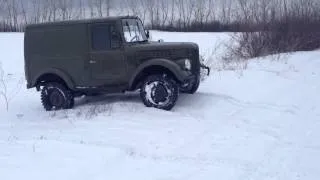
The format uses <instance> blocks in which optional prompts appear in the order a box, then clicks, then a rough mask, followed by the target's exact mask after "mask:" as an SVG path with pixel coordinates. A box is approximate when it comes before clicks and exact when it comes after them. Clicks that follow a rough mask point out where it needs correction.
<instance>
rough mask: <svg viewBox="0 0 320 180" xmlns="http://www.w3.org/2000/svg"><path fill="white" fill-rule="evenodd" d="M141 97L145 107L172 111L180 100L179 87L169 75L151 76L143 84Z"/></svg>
mask: <svg viewBox="0 0 320 180" xmlns="http://www.w3.org/2000/svg"><path fill="white" fill-rule="evenodd" d="M140 96H141V99H142V101H143V103H144V105H145V106H147V107H154V108H158V109H162V110H167V111H170V110H171V109H172V108H173V107H174V106H175V104H176V102H177V100H178V96H179V86H178V84H177V82H176V81H175V80H174V79H173V78H172V77H170V76H168V75H151V76H149V77H147V78H146V79H145V81H144V82H143V84H142V87H141V90H140Z"/></svg>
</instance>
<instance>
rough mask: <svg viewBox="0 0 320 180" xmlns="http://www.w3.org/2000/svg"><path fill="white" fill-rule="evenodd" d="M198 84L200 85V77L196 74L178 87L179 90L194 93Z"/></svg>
mask: <svg viewBox="0 0 320 180" xmlns="http://www.w3.org/2000/svg"><path fill="white" fill-rule="evenodd" d="M199 86H200V77H199V76H197V77H195V78H194V79H193V80H191V81H190V82H188V83H186V84H184V85H182V86H181V87H180V91H181V92H182V93H187V94H194V93H196V92H197V91H198V89H199Z"/></svg>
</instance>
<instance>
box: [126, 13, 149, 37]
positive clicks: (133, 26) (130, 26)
mask: <svg viewBox="0 0 320 180" xmlns="http://www.w3.org/2000/svg"><path fill="white" fill-rule="evenodd" d="M122 27H123V34H124V38H125V40H126V42H142V41H147V40H148V38H147V36H146V33H145V31H144V28H143V25H142V23H141V21H140V20H138V19H124V20H122Z"/></svg>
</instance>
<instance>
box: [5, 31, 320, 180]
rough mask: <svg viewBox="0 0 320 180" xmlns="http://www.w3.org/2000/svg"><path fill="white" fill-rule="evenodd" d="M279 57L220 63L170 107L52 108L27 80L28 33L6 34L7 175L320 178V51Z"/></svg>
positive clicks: (206, 38) (129, 103)
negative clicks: (221, 67)
mask: <svg viewBox="0 0 320 180" xmlns="http://www.w3.org/2000/svg"><path fill="white" fill-rule="evenodd" d="M153 38H154V39H160V38H162V39H164V40H165V41H194V42H197V43H199V45H200V48H201V52H203V53H206V52H208V50H210V48H211V47H212V48H214V47H213V46H214V45H215V44H217V43H218V44H219V43H220V42H221V41H223V40H225V39H226V38H227V36H226V35H225V34H214V33H164V32H153ZM219 41H220V42H219ZM207 55H208V54H207ZM272 60H273V57H268V58H266V59H261V60H258V59H257V60H252V61H251V62H250V64H249V65H248V68H247V69H246V70H245V71H243V72H241V73H239V71H219V72H213V74H212V75H211V76H210V77H209V78H208V79H207V80H206V81H205V82H203V84H202V85H201V87H200V90H199V92H198V93H197V94H195V95H181V96H180V99H179V101H178V103H177V105H176V107H175V108H174V109H173V110H172V111H170V112H166V111H161V110H156V109H150V108H146V107H144V105H143V104H142V103H141V102H140V99H139V96H138V95H136V94H127V95H109V96H104V97H96V98H82V99H78V100H77V102H76V107H75V108H74V109H72V110H67V111H58V112H45V111H44V110H43V108H42V106H41V104H40V98H39V93H37V92H36V91H35V90H26V88H25V84H24V83H25V82H24V71H23V66H24V63H23V34H0V61H1V62H2V64H3V67H4V70H5V71H6V79H7V82H8V83H7V84H8V92H9V95H8V96H9V97H10V99H11V101H10V103H9V111H8V112H7V111H6V110H5V106H4V103H3V100H2V99H1V100H0V179H1V180H21V179H24V180H29V179H30V180H43V179H46V180H51V179H52V180H56V179H59V180H73V179H75V180H82V179H83V180H88V179H91V180H100V179H101V180H102V179H117V180H118V179H119V180H120V179H121V180H122V179H123V180H127V179H131V180H135V179H137V180H138V179H139V180H141V179H159V180H164V179H166V180H169V179H170V180H171V179H172V180H173V179H175V180H176V179H179V180H180V179H181V180H185V179H190V180H200V179H203V180H204V179H206V180H212V179H219V180H224V179H225V180H232V179H234V180H243V179H252V180H267V179H268V180H269V179H277V180H284V179H286V180H289V179H290V180H295V179H303V180H317V179H319V178H320V171H319V167H320V163H319V162H320V141H319V138H320V131H319V129H320V107H319V104H320V96H319V92H320V81H319V79H320V71H319V69H320V52H319V51H314V52H297V53H293V54H291V55H288V56H286V58H282V59H281V60H280V61H272Z"/></svg>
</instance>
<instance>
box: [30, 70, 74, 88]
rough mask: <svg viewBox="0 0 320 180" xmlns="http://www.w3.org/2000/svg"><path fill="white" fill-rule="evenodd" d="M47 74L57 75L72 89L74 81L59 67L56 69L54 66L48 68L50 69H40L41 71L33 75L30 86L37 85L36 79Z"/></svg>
mask: <svg viewBox="0 0 320 180" xmlns="http://www.w3.org/2000/svg"><path fill="white" fill-rule="evenodd" d="M47 74H53V75H56V76H58V77H60V78H61V79H62V80H63V81H64V82H65V83H66V85H67V86H68V88H69V89H72V90H73V89H74V82H73V81H72V79H71V77H70V76H69V75H67V73H65V72H63V71H62V70H60V69H56V68H50V69H45V70H42V71H41V72H39V73H38V74H37V75H36V76H34V77H35V78H33V79H32V81H31V84H30V86H31V87H35V86H37V83H38V80H39V79H40V78H41V77H42V76H44V75H47Z"/></svg>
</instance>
